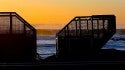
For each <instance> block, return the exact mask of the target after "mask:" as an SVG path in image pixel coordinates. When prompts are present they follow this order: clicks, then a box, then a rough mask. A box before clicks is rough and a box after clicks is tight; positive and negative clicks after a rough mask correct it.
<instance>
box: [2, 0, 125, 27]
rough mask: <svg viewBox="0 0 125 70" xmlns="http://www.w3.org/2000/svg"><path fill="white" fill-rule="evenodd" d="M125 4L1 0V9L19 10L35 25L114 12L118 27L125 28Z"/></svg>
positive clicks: (117, 0) (98, 0)
mask: <svg viewBox="0 0 125 70" xmlns="http://www.w3.org/2000/svg"><path fill="white" fill-rule="evenodd" d="M124 4H125V1H124V0H122V1H121V0H0V11H1V12H3V11H5V12H7V11H12V12H13V11H14V12H17V13H18V14H20V15H21V16H22V17H23V18H24V19H26V20H27V21H28V22H29V23H31V24H34V25H35V24H67V23H68V22H69V21H70V20H71V19H72V18H73V17H75V16H91V15H98V14H114V15H116V19H117V28H125V27H124V26H125V20H124V19H125V14H124V12H125V6H124ZM50 27H51V26H50ZM48 28H49V27H48Z"/></svg>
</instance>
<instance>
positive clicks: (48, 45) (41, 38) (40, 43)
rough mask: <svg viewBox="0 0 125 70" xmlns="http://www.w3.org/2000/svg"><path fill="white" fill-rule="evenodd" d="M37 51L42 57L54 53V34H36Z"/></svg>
mask: <svg viewBox="0 0 125 70" xmlns="http://www.w3.org/2000/svg"><path fill="white" fill-rule="evenodd" d="M37 53H38V54H39V55H40V56H41V57H42V58H43V59H45V58H47V57H49V56H52V55H54V54H56V41H55V36H54V35H47V36H45V35H38V36H37Z"/></svg>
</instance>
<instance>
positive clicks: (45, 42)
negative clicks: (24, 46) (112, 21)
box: [37, 34, 125, 59]
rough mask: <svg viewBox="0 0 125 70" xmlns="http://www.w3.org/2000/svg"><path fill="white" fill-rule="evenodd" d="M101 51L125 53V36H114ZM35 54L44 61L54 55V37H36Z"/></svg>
mask: <svg viewBox="0 0 125 70" xmlns="http://www.w3.org/2000/svg"><path fill="white" fill-rule="evenodd" d="M102 49H115V50H120V51H125V35H119V34H115V35H114V36H113V37H112V38H111V39H110V40H109V41H108V42H107V43H106V44H105V45H104V46H103V47H102ZM37 53H38V54H40V56H41V57H42V58H43V59H45V58H47V57H49V56H52V55H54V54H56V40H55V36H54V35H48V36H45V35H44V36H43V35H38V36H37Z"/></svg>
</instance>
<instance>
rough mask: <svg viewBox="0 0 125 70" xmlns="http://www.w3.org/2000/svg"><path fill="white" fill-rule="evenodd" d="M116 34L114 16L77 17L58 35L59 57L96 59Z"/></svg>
mask: <svg viewBox="0 0 125 70" xmlns="http://www.w3.org/2000/svg"><path fill="white" fill-rule="evenodd" d="M115 32H116V17H115V16H114V15H92V16H77V17H75V18H73V19H72V20H71V21H70V22H69V23H68V24H67V25H66V26H65V27H64V28H63V29H62V30H60V31H59V32H58V33H57V55H58V56H59V57H60V58H65V57H66V58H67V57H68V58H71V59H73V58H84V59H89V58H93V59H94V58H95V56H98V53H99V51H100V49H101V48H102V46H103V45H104V44H105V43H106V42H107V41H108V40H109V39H110V38H111V37H112V36H113V35H114V33H115Z"/></svg>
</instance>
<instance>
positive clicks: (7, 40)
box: [0, 12, 36, 62]
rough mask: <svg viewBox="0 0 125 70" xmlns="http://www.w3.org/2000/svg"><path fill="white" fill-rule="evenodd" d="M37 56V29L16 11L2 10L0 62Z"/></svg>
mask: <svg viewBox="0 0 125 70" xmlns="http://www.w3.org/2000/svg"><path fill="white" fill-rule="evenodd" d="M35 58H36V29H35V28H33V27H32V26H31V25H30V24H29V23H28V22H27V21H25V20H24V19H23V18H22V17H21V16H19V15H18V14H17V13H16V12H0V62H29V61H33V60H35Z"/></svg>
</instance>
